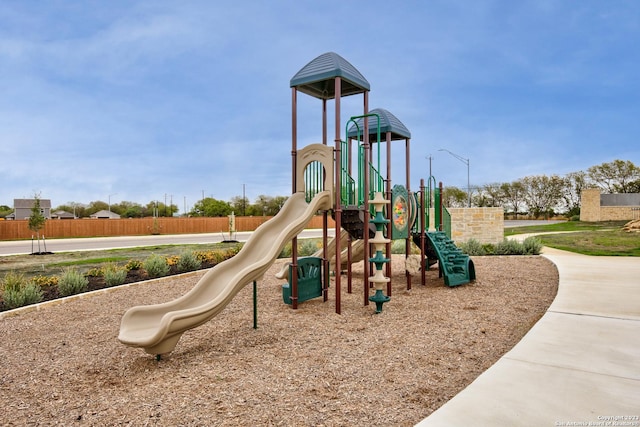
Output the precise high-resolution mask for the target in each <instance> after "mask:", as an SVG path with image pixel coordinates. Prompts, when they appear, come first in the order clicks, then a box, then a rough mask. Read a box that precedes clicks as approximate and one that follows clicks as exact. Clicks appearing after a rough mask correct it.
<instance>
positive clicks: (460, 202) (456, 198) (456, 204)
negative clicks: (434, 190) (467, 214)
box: [442, 187, 469, 208]
mask: <svg viewBox="0 0 640 427" xmlns="http://www.w3.org/2000/svg"><path fill="white" fill-rule="evenodd" d="M468 197H469V195H468V194H467V192H465V191H462V190H461V189H459V188H458V187H444V189H443V190H442V204H443V205H444V206H446V207H448V208H464V207H466V206H467V204H468Z"/></svg>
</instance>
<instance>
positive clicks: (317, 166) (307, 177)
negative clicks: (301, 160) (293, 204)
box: [303, 160, 324, 203]
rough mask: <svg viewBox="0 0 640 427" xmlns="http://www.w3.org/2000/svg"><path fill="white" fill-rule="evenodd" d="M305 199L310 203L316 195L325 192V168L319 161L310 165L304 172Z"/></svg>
mask: <svg viewBox="0 0 640 427" xmlns="http://www.w3.org/2000/svg"><path fill="white" fill-rule="evenodd" d="M303 177H304V197H305V200H306V201H307V203H309V202H310V201H311V200H312V199H313V198H314V197H315V196H316V194H318V193H320V192H322V191H323V190H324V188H323V187H324V167H323V166H322V163H321V162H319V161H317V160H316V161H313V162H311V163H309V164H308V165H307V166H306V167H305V169H304V172H303Z"/></svg>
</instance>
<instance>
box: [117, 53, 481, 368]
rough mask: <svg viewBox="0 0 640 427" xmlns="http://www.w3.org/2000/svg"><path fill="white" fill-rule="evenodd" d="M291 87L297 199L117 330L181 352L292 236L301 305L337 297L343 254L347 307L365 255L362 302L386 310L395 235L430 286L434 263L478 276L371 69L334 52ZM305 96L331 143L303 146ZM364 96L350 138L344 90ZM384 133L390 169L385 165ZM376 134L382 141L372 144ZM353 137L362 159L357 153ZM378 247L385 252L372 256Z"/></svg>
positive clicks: (292, 280)
mask: <svg viewBox="0 0 640 427" xmlns="http://www.w3.org/2000/svg"><path fill="white" fill-rule="evenodd" d="M290 87H291V89H292V147H291V155H292V196H291V197H290V198H289V199H288V200H287V202H286V203H285V205H284V206H283V207H282V209H281V210H280V212H279V213H278V214H277V215H276V216H275V217H274V218H272V219H271V220H269V221H267V222H265V223H264V224H262V225H261V226H260V227H258V229H257V230H256V231H255V232H254V233H253V235H252V236H251V237H250V238H249V240H248V241H247V242H246V243H245V245H244V246H243V248H242V249H241V250H240V252H239V253H238V254H237V255H236V256H235V257H233V258H231V259H229V260H227V261H225V262H223V263H220V264H218V265H217V266H215V267H214V268H213V269H211V270H210V271H209V272H207V273H206V274H205V275H204V276H203V277H202V278H201V279H200V280H199V281H198V283H196V285H195V286H194V287H193V288H192V289H191V290H190V291H189V292H188V293H186V294H185V295H184V296H182V297H180V298H178V299H176V300H174V301H171V302H167V303H164V304H156V305H149V306H139V307H133V308H131V309H129V310H128V311H127V312H126V313H125V314H124V316H123V318H122V321H121V327H120V334H119V336H118V339H119V340H120V341H121V342H122V343H123V344H126V345H129V346H134V347H141V348H143V349H144V350H145V351H146V352H147V353H149V354H155V355H158V356H159V355H161V354H164V353H169V352H171V351H173V349H174V348H175V346H176V344H177V342H178V341H179V339H180V337H181V336H182V334H183V333H184V332H185V331H187V330H189V329H191V328H195V327H197V326H199V325H202V324H203V323H205V322H207V321H209V320H210V319H211V318H212V317H214V316H216V315H217V314H218V313H219V312H221V311H222V310H223V309H224V307H226V305H227V304H228V303H229V302H230V301H231V300H232V299H233V297H234V296H235V295H236V294H237V293H238V292H239V291H240V290H241V289H242V288H243V287H244V286H246V285H247V284H248V283H251V282H254V283H255V281H256V280H258V279H259V278H261V277H262V276H263V275H264V273H265V272H266V270H267V269H268V268H269V267H270V266H271V264H272V263H273V262H274V261H275V260H276V258H277V257H278V255H279V254H280V252H281V250H282V248H283V247H284V245H285V244H286V243H287V242H288V241H291V243H292V259H291V263H290V265H288V266H287V267H286V268H285V269H284V271H281V272H280V273H279V277H283V278H284V277H287V278H288V284H287V285H285V286H284V287H283V299H284V301H285V303H287V304H290V305H291V308H292V309H297V308H298V303H300V302H303V301H305V300H307V299H310V298H315V297H319V296H323V298H324V301H327V300H328V287H329V274H330V269H329V267H330V259H331V258H332V257H335V261H334V263H333V266H334V269H335V273H336V274H335V276H334V288H335V311H336V313H337V314H340V313H341V300H340V295H341V292H342V290H341V276H342V274H341V273H342V271H343V269H344V268H346V278H347V281H348V283H347V292H349V293H350V292H352V264H353V263H354V262H359V261H362V262H364V272H365V278H366V277H368V279H365V280H363V282H364V283H363V304H364V305H365V306H366V305H368V304H369V302H370V301H372V302H375V303H376V312H377V313H379V312H381V311H382V304H383V303H385V302H387V301H389V300H390V298H391V296H392V295H391V293H392V292H391V291H392V286H391V279H390V276H391V263H390V261H391V242H392V240H398V239H403V240H404V241H405V258H406V257H408V256H409V255H410V253H411V244H412V241H413V242H415V243H416V244H417V245H418V247H420V253H421V256H420V259H421V261H420V265H421V270H422V280H421V283H422V284H423V285H424V284H425V270H426V269H427V268H428V265H430V264H433V263H434V262H435V260H437V262H438V265H439V272H440V276H441V277H442V276H443V277H444V281H445V284H446V285H448V286H458V285H461V284H463V283H468V282H469V281H471V280H474V279H475V270H474V267H473V262H472V261H471V260H470V259H469V257H468V256H467V255H465V254H463V253H461V252H460V251H459V250H458V249H457V248H456V247H455V245H454V244H453V242H452V241H451V240H450V235H449V236H447V234H446V231H445V230H444V227H443V213H444V212H446V209H444V207H443V206H442V203H441V201H440V200H439V194H441V188H440V189H435V188H434V187H435V185H432V184H433V183H435V179H433V177H430V178H429V187H425V185H424V182H423V181H422V182H421V186H420V190H419V191H418V192H417V193H411V191H410V184H409V181H410V170H409V169H410V165H409V164H410V155H409V151H410V150H409V148H410V138H411V133H410V132H409V131H408V129H407V128H406V127H405V126H404V125H403V124H402V122H401V121H400V120H398V119H397V118H396V117H395V116H394V115H393V114H391V113H390V112H388V111H387V110H384V109H374V110H372V111H369V105H368V94H369V88H370V86H369V83H368V82H367V80H366V79H365V78H364V77H363V76H362V74H360V72H359V71H358V70H357V69H356V68H355V67H353V65H351V64H350V63H349V62H348V61H346V60H345V59H344V58H342V57H341V56H339V55H337V54H336V53H333V52H329V53H325V54H323V55H320V56H319V57H317V58H316V59H314V60H313V61H311V62H309V63H308V64H307V65H306V66H305V67H303V68H302V69H301V70H300V71H299V72H298V73H296V75H295V76H294V77H293V78H292V79H291V81H290ZM298 93H303V94H307V95H310V96H312V97H314V98H317V99H319V100H321V102H322V140H321V142H320V143H316V144H310V145H307V146H306V147H303V148H301V149H298V147H297V96H298ZM358 94H361V95H362V96H363V114H361V115H357V116H353V117H351V118H350V119H349V120H348V121H347V123H346V126H345V133H346V135H345V140H343V139H342V136H341V130H342V124H341V111H340V110H341V102H340V101H341V98H342V97H345V96H351V95H358ZM329 100H333V101H334V108H335V111H334V113H335V118H334V124H335V137H334V146H333V147H332V146H330V145H328V130H327V122H328V120H327V105H328V101H329ZM383 136H384V144H385V149H386V153H385V161H386V171H385V172H384V173H383V172H382V169H381V166H382V164H381V157H382V156H381V154H382V146H383V140H382V137H383ZM372 137H375V139H374V141H373V142H370V138H372ZM397 140H403V141H405V158H406V182H405V185H404V186H403V185H395V186H393V187H392V180H391V143H392V141H397ZM354 142H355V145H357V156H353V149H354V147H353V146H354ZM374 152H375V154H376V157H375V159H374ZM354 157H355V159H354ZM427 189H428V191H427ZM438 190H440V191H438ZM432 194H433V195H434V196H435V198H434V205H433V206H434V208H435V209H434V210H435V212H436V214H435V221H434V223H435V224H436V225H435V228H436V230H435V231H433V230H430V228H429V223H430V211H431V209H430V208H431V206H432V205H431V199H432ZM385 206H386V209H385ZM318 211H321V212H322V215H323V239H322V241H323V245H322V247H323V248H322V250H321V251H318V253H316V254H314V257H313V259H303V258H300V259H299V258H298V252H297V235H298V234H299V233H300V232H301V231H302V230H303V229H304V228H305V226H306V224H307V222H308V221H309V220H310V219H311V218H312V217H313V216H314V215H315V214H316V213H317V212H318ZM329 214H331V215H332V216H333V219H334V222H335V235H334V237H333V239H332V240H331V242H329V238H328V215H329ZM371 244H373V245H375V250H376V251H375V256H373V257H371V250H370V245H371ZM343 246H346V248H343ZM374 264H375V274H373V273H374V270H373V265H374ZM383 267H386V269H385V268H383ZM383 270H384V271H383ZM405 277H406V286H407V289H411V286H412V283H411V279H412V277H411V274H409V272H408V271H406V272H405ZM370 283H371V284H372V285H373V286H375V294H374V295H373V296H371V295H370V294H371V289H372V285H370ZM385 283H386V285H387V286H386V295H385V294H384V291H385V289H384V288H385V287H384V284H385Z"/></svg>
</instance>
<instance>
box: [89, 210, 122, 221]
mask: <svg viewBox="0 0 640 427" xmlns="http://www.w3.org/2000/svg"><path fill="white" fill-rule="evenodd" d="M90 217H91V218H101V219H118V218H120V215H118V214H117V213H114V212H111V211H106V210H101V211H98V212H96V213H94V214H93V215H90Z"/></svg>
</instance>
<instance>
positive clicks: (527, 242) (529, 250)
mask: <svg viewBox="0 0 640 427" xmlns="http://www.w3.org/2000/svg"><path fill="white" fill-rule="evenodd" d="M522 245H523V246H524V253H525V254H527V255H540V251H541V250H542V243H541V242H540V239H538V238H536V237H533V236H530V237H527V238H526V239H524V241H523V242H522Z"/></svg>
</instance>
